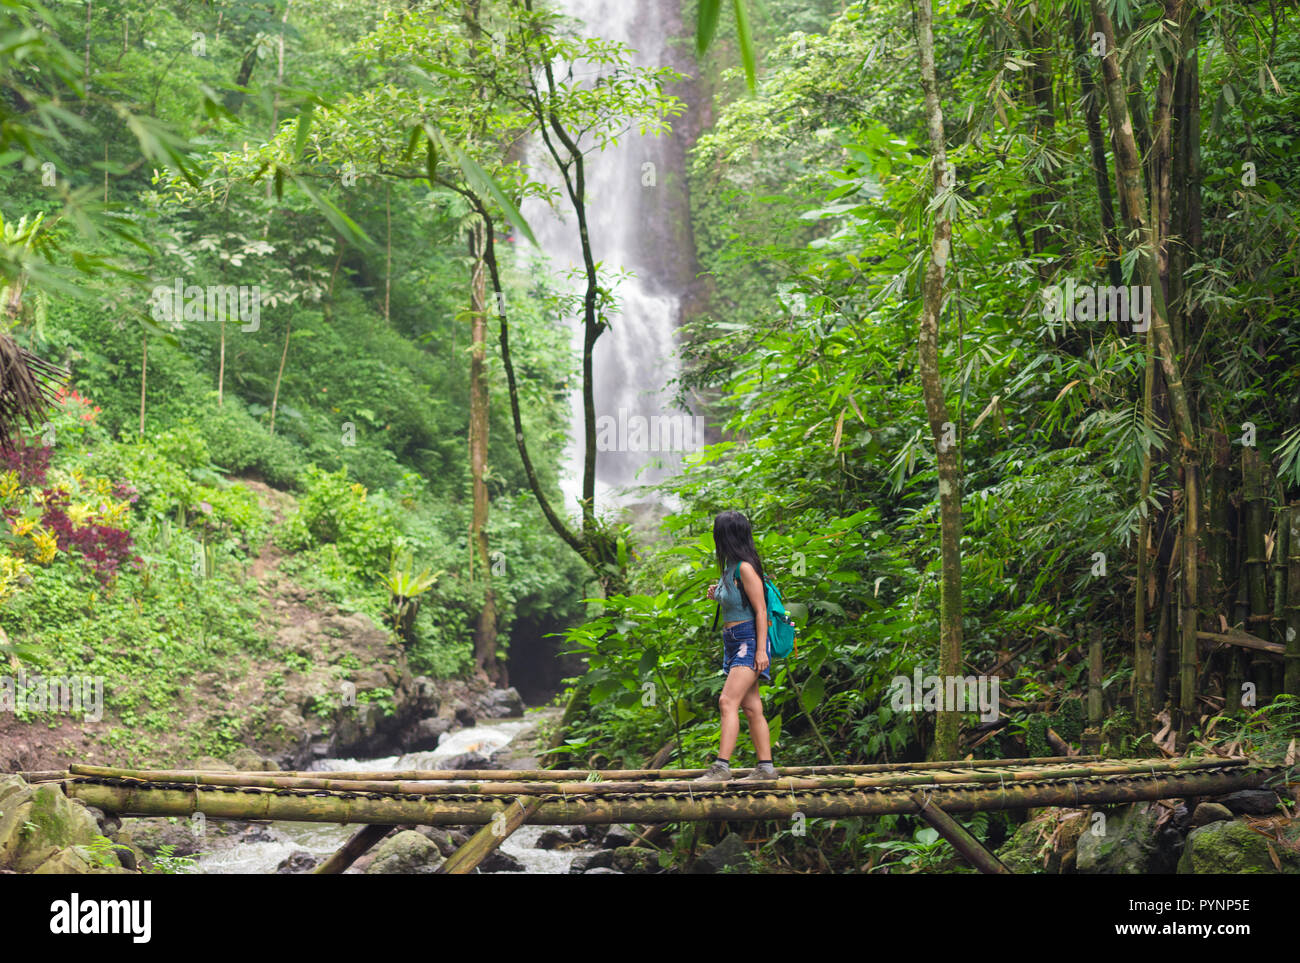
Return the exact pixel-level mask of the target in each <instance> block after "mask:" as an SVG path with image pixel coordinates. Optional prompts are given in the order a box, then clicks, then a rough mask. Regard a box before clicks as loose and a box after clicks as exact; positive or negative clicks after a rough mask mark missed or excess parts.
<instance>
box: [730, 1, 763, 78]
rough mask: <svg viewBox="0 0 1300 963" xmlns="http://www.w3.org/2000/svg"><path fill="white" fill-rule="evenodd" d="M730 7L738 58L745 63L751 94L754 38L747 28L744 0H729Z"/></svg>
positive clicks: (754, 72) (753, 69) (753, 70)
mask: <svg viewBox="0 0 1300 963" xmlns="http://www.w3.org/2000/svg"><path fill="white" fill-rule="evenodd" d="M731 9H732V10H733V11H734V12H735V14H736V36H737V37H739V39H740V59H741V61H742V62H743V63H744V64H745V84H746V86H748V87H749V92H750V93H751V94H752V93H753V92H754V90H755V89H756V84H755V75H756V74H757V69H756V66H755V61H754V38H753V35H752V34H751V33H750V30H749V14H748V13H746V11H745V0H731Z"/></svg>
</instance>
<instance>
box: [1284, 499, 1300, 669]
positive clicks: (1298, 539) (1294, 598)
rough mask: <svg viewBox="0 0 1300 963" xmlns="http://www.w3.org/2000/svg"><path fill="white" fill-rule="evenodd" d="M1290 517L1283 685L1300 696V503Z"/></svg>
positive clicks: (1294, 507) (1293, 506) (1293, 508)
mask: <svg viewBox="0 0 1300 963" xmlns="http://www.w3.org/2000/svg"><path fill="white" fill-rule="evenodd" d="M1287 515H1289V516H1290V518H1289V522H1288V528H1289V529H1290V538H1289V542H1290V551H1289V552H1288V555H1287V586H1286V609H1285V611H1286V629H1287V631H1286V639H1287V642H1286V654H1285V655H1284V656H1283V665H1284V667H1285V671H1284V675H1283V683H1282V686H1283V688H1284V689H1286V691H1287V692H1289V693H1290V694H1291V695H1300V504H1296V505H1292V506H1291V510H1290V511H1289V512H1288V513H1287Z"/></svg>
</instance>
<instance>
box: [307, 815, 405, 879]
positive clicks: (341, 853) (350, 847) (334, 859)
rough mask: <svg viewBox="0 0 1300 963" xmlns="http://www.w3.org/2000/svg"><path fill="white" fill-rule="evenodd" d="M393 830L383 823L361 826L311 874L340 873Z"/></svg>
mask: <svg viewBox="0 0 1300 963" xmlns="http://www.w3.org/2000/svg"><path fill="white" fill-rule="evenodd" d="M394 828H395V827H393V826H390V825H387V824H385V823H372V824H370V825H368V826H362V827H361V828H360V829H358V830H357V831H356V832H355V833H353V834H352V838H351V839H349V840H348V841H347V842H346V843H344V844H343V845H342V846H341V847H340V848H339V850H338V852H336V853H335V854H334V855H333V856H331V857H330V858H329V859H327V860H325V862H323V863H321V864H320V865H319V866H317V867H316V868H315V869H313V870H312V873H313V874H319V875H326V876H330V875H337V874H339V873H342V872H343V871H344V870H345V869H347V868H348V867H349V866H351V865H352V864H353V863H355V862H356V861H357V860H358V859H360V858H361V857H362V856H363V855H365V853H366V852H368V851H369V849H370V847H371V846H373V845H375V843H377V842H379V841H380V840H381V839H383V838H384V837H385V836H387V835H388V832H389V830H391V829H394Z"/></svg>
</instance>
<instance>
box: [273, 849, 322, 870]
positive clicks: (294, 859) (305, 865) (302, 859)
mask: <svg viewBox="0 0 1300 963" xmlns="http://www.w3.org/2000/svg"><path fill="white" fill-rule="evenodd" d="M319 862H320V860H319V859H318V858H317V857H315V856H313V855H312V854H311V853H309V852H307V851H306V850H302V849H296V850H294V851H293V852H292V853H290V854H289V855H288V856H286V857H285V858H284V859H282V860H280V865H279V866H277V867H275V871H276V873H278V874H280V875H286V874H288V873H310V872H311V871H312V870H313V869H315V868H316V864H317V863H319Z"/></svg>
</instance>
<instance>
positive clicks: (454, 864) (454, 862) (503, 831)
mask: <svg viewBox="0 0 1300 963" xmlns="http://www.w3.org/2000/svg"><path fill="white" fill-rule="evenodd" d="M541 804H542V800H541V797H540V796H520V797H519V798H518V799H516V800H515V801H514V804H513V805H511V806H509V807H507V809H506V811H505V813H504V814H503V815H502V816H501V818H500V819H494V820H492V822H490V823H488V824H486V825H485V826H484V827H483V828H482V829H480V830H479V831H478V832H476V833H475V834H474V835H473V836H471V837H470V838H469V840H468V841H467V842H466V843H465V844H464V845H463V846H461V847H460V848H459V849H457V850H456V851H455V852H454V853H452V854H451V855H450V856H449V857H447V861H446V862H445V863H443V864H442V868H441V869H440V872H442V873H445V874H446V875H448V876H465V875H468V874H469V873H472V872H473V871H474V869H475V867H477V866H478V864H479V863H481V862H483V860H485V859H487V857H488V856H490V855H491V854H492V853H493V852H495V851H496V849H497V847H498V846H500V845H501V844H502V843H503V842H505V841H506V837H507V836H509V835H510V834H511V833H513V832H514V831H515V830H516V829H518V828H519V827H520V826H522V825H523V824H524V823H526V822H527V821H528V817H529V816H531V815H533V814H534V813H535V812H537V807H538V806H540V805H541Z"/></svg>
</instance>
